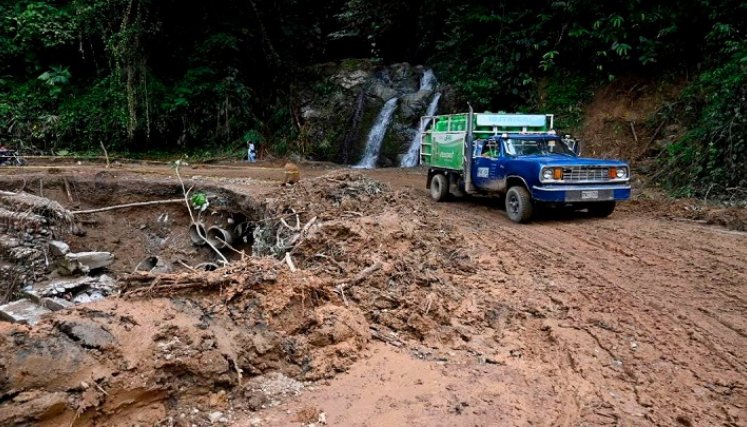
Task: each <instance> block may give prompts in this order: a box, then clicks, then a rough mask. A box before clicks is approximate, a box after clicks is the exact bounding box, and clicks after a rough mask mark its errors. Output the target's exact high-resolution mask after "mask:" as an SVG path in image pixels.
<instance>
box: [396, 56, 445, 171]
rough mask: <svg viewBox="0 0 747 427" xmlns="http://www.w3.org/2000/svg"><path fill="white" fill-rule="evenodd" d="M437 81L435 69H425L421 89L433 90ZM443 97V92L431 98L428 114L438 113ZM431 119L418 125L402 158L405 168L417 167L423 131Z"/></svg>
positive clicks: (401, 164) (402, 164)
mask: <svg viewBox="0 0 747 427" xmlns="http://www.w3.org/2000/svg"><path fill="white" fill-rule="evenodd" d="M435 82H436V75H435V74H433V70H431V69H427V70H425V71H423V76H422V77H421V78H420V90H433V85H434V83H435ZM439 99H441V93H436V94H435V95H433V98H432V99H431V103H430V104H428V109H427V110H426V112H425V115H426V116H432V115H434V114H436V108H438V101H439ZM429 122H430V120H426V121H425V122H424V123H423V122H421V123H420V125H419V126H418V131H417V133H416V134H415V137H414V138H412V141H411V142H410V147H409V148H408V149H407V153H406V154H405V155H404V156H402V160H401V161H400V163H399V165H400V166H401V167H403V168H411V167H415V166H417V165H418V163H420V140H421V139H422V138H423V132H425V129H426V128H427V127H428V123H429Z"/></svg>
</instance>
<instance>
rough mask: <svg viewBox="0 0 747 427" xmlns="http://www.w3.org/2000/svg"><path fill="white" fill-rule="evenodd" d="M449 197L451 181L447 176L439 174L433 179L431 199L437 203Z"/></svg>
mask: <svg viewBox="0 0 747 427" xmlns="http://www.w3.org/2000/svg"><path fill="white" fill-rule="evenodd" d="M448 196H449V180H448V179H447V178H446V175H442V174H437V175H433V178H431V197H432V198H433V200H435V201H437V202H443V201H445V200H446V198H447V197H448Z"/></svg>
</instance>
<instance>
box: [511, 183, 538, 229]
mask: <svg viewBox="0 0 747 427" xmlns="http://www.w3.org/2000/svg"><path fill="white" fill-rule="evenodd" d="M506 213H507V214H508V218H509V219H510V220H511V221H513V222H518V223H526V222H529V220H530V219H531V218H532V196H530V195H529V192H528V191H527V189H526V188H524V187H522V186H519V185H517V186H514V187H511V188H509V189H508V192H507V193H506Z"/></svg>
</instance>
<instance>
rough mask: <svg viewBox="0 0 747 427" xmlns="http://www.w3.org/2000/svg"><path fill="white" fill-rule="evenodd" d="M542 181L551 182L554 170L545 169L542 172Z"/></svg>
mask: <svg viewBox="0 0 747 427" xmlns="http://www.w3.org/2000/svg"><path fill="white" fill-rule="evenodd" d="M542 179H544V180H547V181H549V180H551V179H552V169H544V170H543V171H542Z"/></svg>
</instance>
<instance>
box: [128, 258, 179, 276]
mask: <svg viewBox="0 0 747 427" xmlns="http://www.w3.org/2000/svg"><path fill="white" fill-rule="evenodd" d="M169 270H170V269H169V267H168V266H167V265H166V263H165V262H164V261H163V259H161V257H158V256H149V257H148V258H145V259H144V260H142V261H140V262H139V263H138V265H137V266H136V267H135V271H148V272H151V273H167V272H168V271H169Z"/></svg>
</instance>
